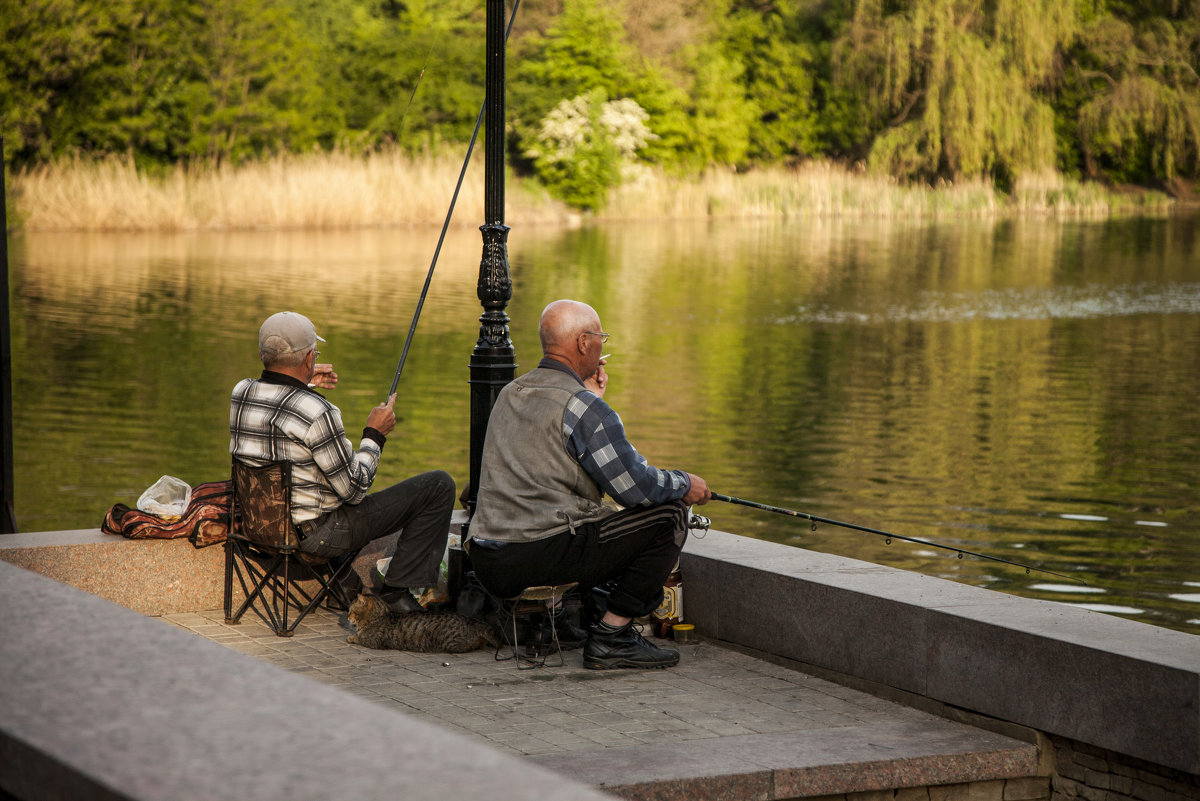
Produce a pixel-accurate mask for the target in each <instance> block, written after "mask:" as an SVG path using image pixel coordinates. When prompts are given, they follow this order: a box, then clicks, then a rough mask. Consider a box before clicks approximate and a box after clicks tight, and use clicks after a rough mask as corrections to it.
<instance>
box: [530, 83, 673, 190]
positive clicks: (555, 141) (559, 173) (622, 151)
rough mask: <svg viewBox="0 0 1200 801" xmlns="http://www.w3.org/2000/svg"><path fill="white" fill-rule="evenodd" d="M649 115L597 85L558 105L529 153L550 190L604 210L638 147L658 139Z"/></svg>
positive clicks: (631, 164) (632, 162)
mask: <svg viewBox="0 0 1200 801" xmlns="http://www.w3.org/2000/svg"><path fill="white" fill-rule="evenodd" d="M649 118H650V115H649V114H647V113H646V111H645V110H644V109H643V108H642V107H641V106H639V105H638V104H637V102H636V101H634V100H631V99H629V98H623V99H620V100H608V99H607V98H606V96H605V94H604V91H603V90H601V89H597V90H594V91H592V92H590V93H588V94H584V95H579V96H577V97H573V98H571V99H570V100H563V101H562V102H561V103H559V104H558V105H557V106H555V107H554V108H553V109H552V110H551V111H550V113H549V114H547V115H546V116H545V118H544V119H543V120H542V124H541V127H540V128H539V130H538V132H537V135H536V138H535V140H534V142H533V144H532V145H531V146H530V147H529V148H528V149H527V150H526V151H525V154H526V155H527V156H528V157H529V158H531V159H533V166H534V169H535V170H536V171H537V174H538V177H539V178H540V179H541V181H542V183H543V184H545V185H546V188H547V189H548V190H549V191H550V192H551V194H553V195H555V196H557V197H559V198H561V199H562V200H564V201H566V202H567V203H569V204H571V205H572V206H575V207H576V208H580V209H599V208H601V207H602V206H603V205H604V200H605V199H606V198H607V196H608V190H609V189H611V188H612V187H614V186H617V185H619V184H620V183H621V181H622V179H623V177H624V176H625V174H626V173H627V171H629V170H630V169H631V168H632V167H633V166H634V163H635V160H636V159H637V152H638V150H639V149H641V148H642V147H643V146H644V145H645V144H646V143H647V142H649V141H650V140H652V139H656V138H657V137H656V136H655V135H654V133H652V132H651V131H650V128H649V127H648V126H647V125H646V121H647V120H648V119H649Z"/></svg>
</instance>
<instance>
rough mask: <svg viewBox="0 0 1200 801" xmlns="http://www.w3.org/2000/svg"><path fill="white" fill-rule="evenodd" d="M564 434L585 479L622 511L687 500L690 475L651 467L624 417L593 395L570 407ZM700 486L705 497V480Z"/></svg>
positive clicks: (585, 395)
mask: <svg viewBox="0 0 1200 801" xmlns="http://www.w3.org/2000/svg"><path fill="white" fill-rule="evenodd" d="M563 434H564V435H565V437H566V439H567V447H568V449H569V450H570V452H571V454H572V455H573V456H574V457H575V458H576V459H577V460H578V461H579V464H580V465H582V466H583V469H584V470H585V471H586V472H587V474H588V475H589V476H591V478H592V480H593V481H595V482H596V483H597V484H598V485H599V486H600V488H601V489H603V490H604V491H605V492H606V493H607V494H608V495H609V496H611V497H612V498H613V500H615V501H616V502H617V503H619V504H621V505H622V506H626V507H629V506H654V505H657V504H660V503H667V502H669V501H674V500H678V499H680V498H685V499H686V498H687V496H688V495H689V494H690V493H691V492H692V489H693V486H692V485H693V481H692V478H691V476H690V474H688V473H685V472H684V471H682V470H663V469H660V468H657V467H654V466H653V465H651V464H649V463H648V462H647V461H646V459H645V457H643V456H642V455H641V454H640V453H638V452H637V449H635V448H634V447H633V445H632V444H631V443H630V442H629V439H628V438H627V437H626V435H625V426H624V424H623V423H622V422H621V418H620V416H619V415H618V414H617V413H616V412H615V411H613V409H612V408H611V407H610V406H609V405H608V404H607V403H605V402H604V400H603V399H601V398H600V397H598V396H597V395H595V394H594V393H592V392H590V391H585V392H580V393H579V394H578V395H576V396H575V397H574V398H572V399H571V401H570V403H568V404H567V410H566V414H565V415H564V417H563ZM700 485H701V486H703V491H702V492H701V493H700V494H703V495H705V496H707V490H708V488H707V485H705V484H704V483H703V479H701V480H700ZM697 489H699V487H697ZM704 500H707V497H705V498H704ZM692 502H696V501H689V503H692ZM699 502H701V503H702V502H703V501H699Z"/></svg>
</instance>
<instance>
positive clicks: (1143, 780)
mask: <svg viewBox="0 0 1200 801" xmlns="http://www.w3.org/2000/svg"><path fill="white" fill-rule="evenodd" d="M1049 740H1050V743H1051V745H1052V747H1053V749H1054V759H1053V765H1054V782H1053V790H1054V794H1053V797H1052V801H1071V799H1077V798H1081V799H1085V800H1086V801H1178V799H1186V798H1200V776H1197V775H1195V774H1189V773H1184V772H1183V771H1178V770H1171V769H1170V768H1164V767H1162V766H1161V765H1155V764H1154V763H1153V762H1147V761H1145V760H1140V759H1133V758H1131V757H1128V756H1126V755H1124V754H1117V753H1114V752H1112V751H1106V750H1105V749H1103V748H1096V747H1095V746H1090V745H1087V744H1085V743H1079V742H1074V741H1072V740H1069V739H1067V738H1065V737H1050V738H1049Z"/></svg>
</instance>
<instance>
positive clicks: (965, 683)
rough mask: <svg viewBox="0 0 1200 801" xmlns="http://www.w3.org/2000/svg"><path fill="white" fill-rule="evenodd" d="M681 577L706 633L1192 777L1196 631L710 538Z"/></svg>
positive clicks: (1198, 751) (727, 537)
mask: <svg viewBox="0 0 1200 801" xmlns="http://www.w3.org/2000/svg"><path fill="white" fill-rule="evenodd" d="M681 568H682V571H683V575H684V586H685V593H686V594H685V599H686V600H685V614H686V615H687V617H688V619H689V621H690V622H692V623H694V624H696V628H697V629H698V630H699V631H701V632H703V633H704V634H706V635H709V636H713V637H717V638H719V639H722V640H726V641H729V642H733V643H738V644H740V645H744V646H746V647H749V648H754V649H757V650H760V651H763V652H765V653H770V654H776V655H778V656H782V657H785V658H788V659H793V660H796V661H798V662H802V663H806V664H810V665H814V666H817V667H820V668H823V669H826V670H830V671H835V672H837V673H841V674H845V675H849V676H853V677H856V678H859V679H863V680H866V681H869V682H875V683H878V684H882V685H886V686H889V687H894V688H897V689H900V690H903V691H906V692H909V693H914V694H916V695H918V696H923V697H926V698H929V699H932V700H935V701H938V702H941V703H945V704H950V705H953V706H957V707H961V708H964V709H967V710H971V711H973V712H978V713H981V714H984V715H987V716H990V717H995V718H999V719H1002V720H1006V721H1011V722H1014V723H1018V724H1021V725H1024V726H1029V727H1031V728H1034V729H1038V730H1040V731H1044V732H1049V733H1051V734H1057V735H1061V736H1063V737H1068V738H1071V739H1073V740H1077V741H1080V742H1083V743H1088V744H1090V745H1094V746H1097V747H1100V748H1105V749H1109V750H1111V751H1115V752H1119V753H1122V754H1128V755H1130V756H1133V757H1137V758H1140V759H1144V760H1146V761H1148V762H1151V763H1154V764H1158V765H1163V766H1166V767H1169V768H1174V769H1176V770H1181V771H1185V772H1187V773H1192V774H1197V773H1200V637H1197V636H1195V635H1191V634H1185V633H1182V632H1177V631H1171V630H1168V629H1163V628H1158V627H1156V626H1150V625H1147V624H1144V623H1137V622H1133V621H1128V620H1121V619H1119V618H1116V617H1113V616H1110V615H1103V614H1100V613H1095V612H1090V611H1087V610H1083V609H1076V608H1072V607H1069V606H1066V605H1063V604H1056V603H1051V602H1047V601H1037V600H1031V599H1025V598H1018V597H1016V596H1010V595H1004V594H1002V593H998V592H994V591H991V590H986V589H980V588H977V587H969V586H966V585H962V584H957V583H955V582H950V581H945V580H941V579H935V578H930V577H927V576H922V575H919V574H916V573H910V572H907V571H903V570H896V569H893V568H887V567H881V566H878V565H873V564H870V563H866V562H860V561H857V560H854V559H845V558H841V557H835V556H829V555H826V554H819V553H814V552H811V551H804V550H800V549H797V548H792V547H789V546H785V545H778V544H775V543H769V542H763V541H760V540H752V539H748V538H745V537H739V536H736V535H733V534H728V533H726V532H721V531H710V532H709V533H708V535H707V536H706V537H704V538H696V537H693V538H692V539H690V540H689V542H688V546H687V548H686V549H685V551H684V554H683V558H682V560H681ZM735 588H736V590H735ZM747 588H753V592H749V591H747Z"/></svg>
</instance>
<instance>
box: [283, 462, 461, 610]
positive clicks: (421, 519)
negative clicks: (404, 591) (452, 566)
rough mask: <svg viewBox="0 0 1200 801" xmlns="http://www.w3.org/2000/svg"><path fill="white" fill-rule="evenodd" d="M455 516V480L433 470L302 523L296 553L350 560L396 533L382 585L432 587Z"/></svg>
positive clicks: (434, 584)
mask: <svg viewBox="0 0 1200 801" xmlns="http://www.w3.org/2000/svg"><path fill="white" fill-rule="evenodd" d="M453 511H454V479H453V478H451V477H450V475H449V474H448V473H446V472H444V471H441V470H431V471H430V472H428V473H421V474H420V475H416V476H413V477H412V478H409V479H405V480H404V481H401V482H400V483H399V484H393V485H392V486H390V487H388V488H387V489H384V490H380V491H379V492H374V493H371V494H370V495H368V496H367V497H365V498H363V499H362V501H361V502H359V503H356V504H354V505H353V506H351V505H348V504H347V505H343V506H340V507H338V508H337V509H334V510H333V511H332V512H329V513H328V514H326V515H324V516H323V517H318V518H317V519H316V520H314V521H312V522H311V523H307V524H305V526H304V530H305V532H306V533H307V535H308V536H307V537H305V539H304V540H303V541H302V542H301V543H300V550H301V551H303V552H305V553H309V554H313V555H314V556H323V557H326V558H330V559H333V558H337V557H347V556H348V557H349V558H350V559H354V558H355V557H357V556H358V552H359V551H361V550H362V549H363V547H364V546H366V545H367V544H368V543H370V542H372V541H374V540H377V539H379V538H380V537H386V536H387V535H389V534H392V533H395V532H396V531H400V532H401V533H400V538H399V539H398V540H397V541H396V550H395V552H393V554H392V561H391V564H389V565H388V569H387V574H386V575H385V576H384V584H385V585H387V586H388V587H433V586H436V585H437V580H438V566H439V565H440V564H441V561H442V554H443V553H444V552H445V550H446V536H447V534H449V532H450V514H451V513H452V512H453ZM401 529H403V530H402V531H401Z"/></svg>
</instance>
